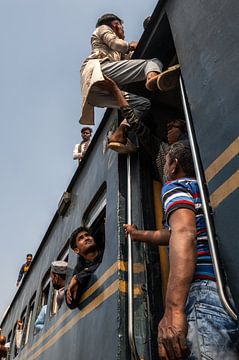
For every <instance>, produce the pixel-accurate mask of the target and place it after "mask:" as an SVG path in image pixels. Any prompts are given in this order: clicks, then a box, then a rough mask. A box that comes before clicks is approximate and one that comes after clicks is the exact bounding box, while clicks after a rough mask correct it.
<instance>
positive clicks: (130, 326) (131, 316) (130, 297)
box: [127, 155, 140, 360]
mask: <svg viewBox="0 0 239 360" xmlns="http://www.w3.org/2000/svg"><path fill="white" fill-rule="evenodd" d="M127 223H128V224H131V168H130V155H128V156H127ZM127 241H128V336H129V344H130V349H131V354H132V357H133V359H134V360H140V358H139V355H138V352H137V349H136V345H135V338H134V293H133V291H134V290H133V254H132V240H131V236H130V234H128V236H127Z"/></svg>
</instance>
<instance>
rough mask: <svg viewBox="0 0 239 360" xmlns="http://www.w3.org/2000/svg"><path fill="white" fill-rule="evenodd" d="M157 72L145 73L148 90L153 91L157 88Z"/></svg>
mask: <svg viewBox="0 0 239 360" xmlns="http://www.w3.org/2000/svg"><path fill="white" fill-rule="evenodd" d="M158 76H159V73H158V72H156V71H151V72H149V73H148V74H147V79H146V84H145V86H146V89H148V90H149V91H155V90H157V89H158V87H157V79H158Z"/></svg>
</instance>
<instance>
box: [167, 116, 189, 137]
mask: <svg viewBox="0 0 239 360" xmlns="http://www.w3.org/2000/svg"><path fill="white" fill-rule="evenodd" d="M175 122H178V125H179V128H180V130H181V131H182V132H183V133H185V132H187V126H186V121H185V120H184V119H180V118H177V117H175V118H174V119H172V120H169V121H168V124H170V123H175Z"/></svg>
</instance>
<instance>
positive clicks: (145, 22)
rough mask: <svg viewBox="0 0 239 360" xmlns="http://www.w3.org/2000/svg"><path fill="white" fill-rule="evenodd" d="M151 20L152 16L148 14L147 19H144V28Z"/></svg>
mask: <svg viewBox="0 0 239 360" xmlns="http://www.w3.org/2000/svg"><path fill="white" fill-rule="evenodd" d="M150 20H151V16H148V17H146V19H144V22H143V27H144V30H145V29H146V27H147V26H148V24H149V23H150Z"/></svg>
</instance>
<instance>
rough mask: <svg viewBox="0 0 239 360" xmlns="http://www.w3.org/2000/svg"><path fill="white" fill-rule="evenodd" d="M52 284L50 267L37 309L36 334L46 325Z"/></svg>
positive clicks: (43, 283) (44, 279)
mask: <svg viewBox="0 0 239 360" xmlns="http://www.w3.org/2000/svg"><path fill="white" fill-rule="evenodd" d="M50 285H51V277H50V269H49V270H48V271H47V273H46V275H45V277H44V278H43V281H42V290H41V295H40V301H39V304H38V309H37V317H36V320H35V328H34V335H35V334H36V333H37V332H38V331H40V330H42V329H43V327H44V325H45V321H46V314H47V304H48V298H49V293H50Z"/></svg>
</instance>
